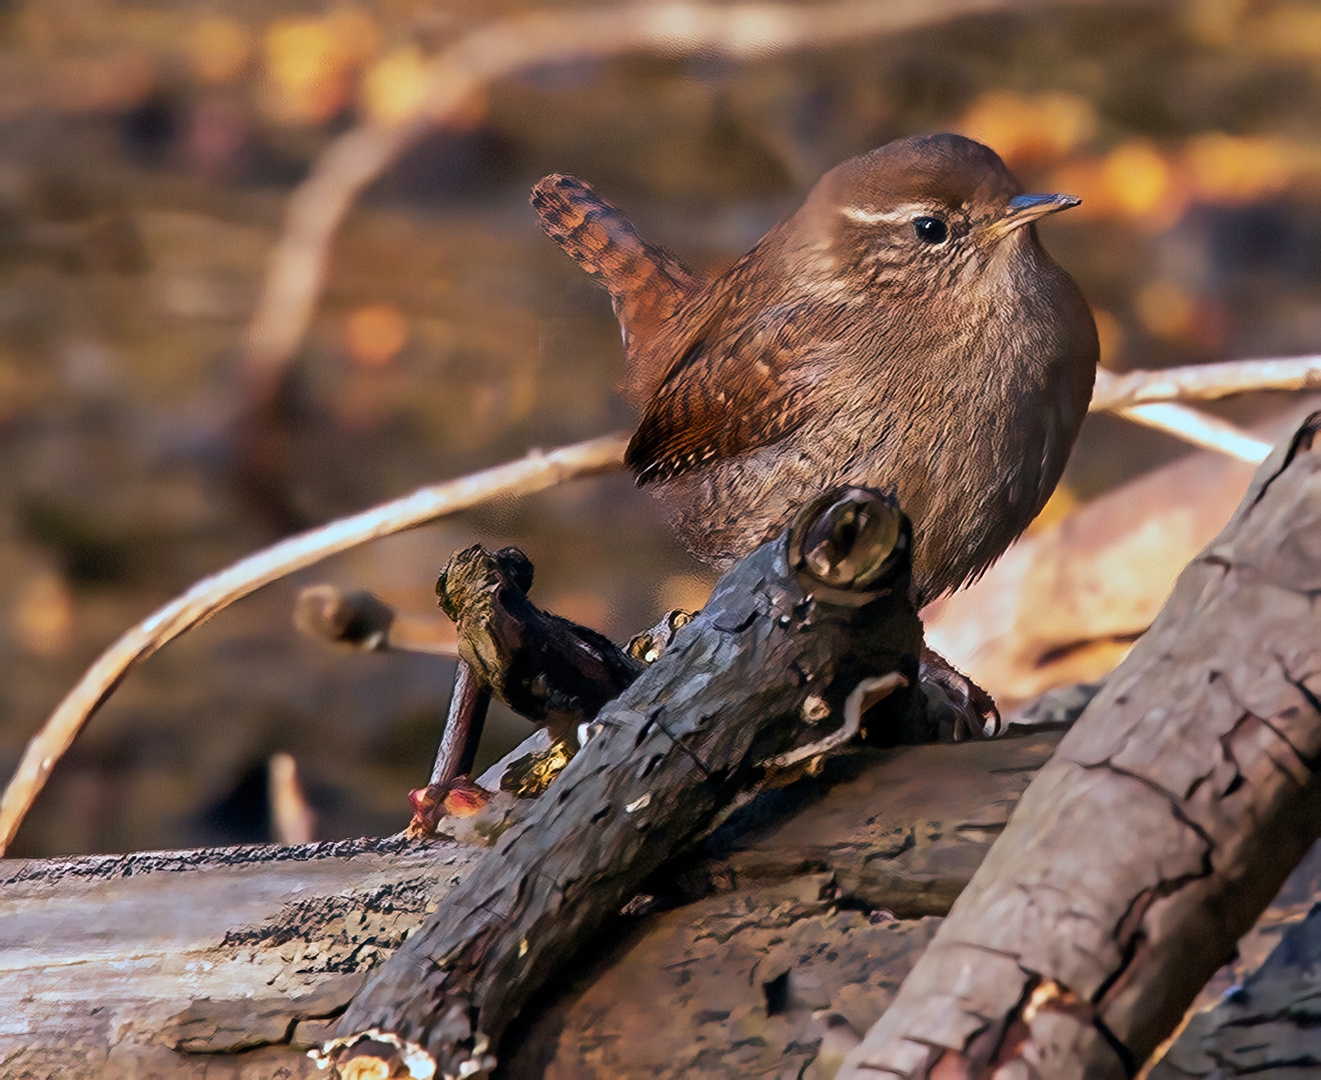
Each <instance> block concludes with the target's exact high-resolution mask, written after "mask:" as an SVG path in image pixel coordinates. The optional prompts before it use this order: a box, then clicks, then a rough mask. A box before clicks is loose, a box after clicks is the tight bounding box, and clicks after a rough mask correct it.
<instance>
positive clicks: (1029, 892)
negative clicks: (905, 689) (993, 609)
mask: <svg viewBox="0 0 1321 1080" xmlns="http://www.w3.org/2000/svg"><path fill="white" fill-rule="evenodd" d="M1319 543H1321V413H1314V414H1313V415H1312V416H1311V417H1309V419H1308V420H1307V422H1306V423H1305V424H1304V425H1303V427H1302V428H1301V429H1300V430H1299V431H1298V432H1297V433H1296V434H1295V435H1294V436H1293V438H1292V439H1291V440H1287V441H1286V442H1285V443H1283V444H1282V445H1281V446H1280V447H1278V448H1276V449H1275V450H1274V451H1273V452H1272V454H1271V456H1270V458H1268V460H1267V461H1266V463H1265V464H1264V465H1263V466H1262V467H1261V468H1260V469H1259V470H1258V472H1257V475H1256V477H1255V479H1254V481H1253V484H1252V487H1251V488H1250V489H1249V491H1248V493H1247V496H1246V497H1245V499H1244V501H1243V503H1242V504H1241V506H1240V507H1239V509H1238V511H1237V513H1236V514H1235V515H1234V517H1233V519H1231V521H1230V523H1229V524H1228V525H1227V526H1226V528H1225V529H1224V531H1223V532H1222V533H1221V534H1220V536H1219V537H1218V538H1217V539H1216V540H1214V541H1213V542H1212V543H1211V545H1210V546H1209V547H1208V548H1207V549H1206V550H1205V551H1204V552H1203V553H1202V555H1201V556H1200V557H1199V558H1198V559H1197V560H1196V561H1195V562H1193V563H1192V565H1190V566H1189V567H1188V569H1186V570H1185V571H1184V573H1183V574H1182V575H1181V576H1180V578H1179V581H1178V584H1177V585H1176V586H1175V589H1174V592H1173V594H1172V595H1171V597H1170V600H1169V602H1168V604H1167V605H1166V607H1165V608H1164V610H1163V611H1162V612H1161V615H1160V616H1159V617H1158V618H1157V620H1156V621H1155V623H1153V625H1152V627H1151V629H1150V630H1149V631H1148V632H1147V634H1146V635H1145V636H1144V637H1143V638H1142V639H1141V640H1140V641H1139V642H1138V643H1137V644H1136V645H1135V646H1134V647H1133V650H1132V652H1131V653H1130V654H1129V656H1128V658H1127V659H1126V660H1125V661H1124V662H1123V664H1121V665H1120V666H1119V668H1117V669H1116V670H1115V672H1114V673H1113V674H1112V675H1111V676H1110V678H1109V679H1108V680H1107V681H1106V683H1105V685H1104V686H1103V687H1102V689H1101V692H1100V693H1099V694H1098V695H1097V697H1096V698H1095V699H1094V700H1093V702H1092V703H1091V705H1090V706H1089V707H1088V708H1087V710H1086V711H1085V712H1084V713H1083V715H1082V717H1081V718H1080V719H1079V720H1078V722H1077V723H1076V724H1075V725H1074V727H1073V728H1072V730H1071V731H1070V732H1069V734H1068V735H1066V736H1065V738H1064V740H1063V741H1062V742H1061V744H1060V746H1059V749H1058V750H1057V752H1056V754H1055V756H1054V757H1053V758H1052V759H1051V761H1050V762H1049V763H1048V764H1047V765H1046V767H1045V768H1043V769H1042V771H1041V772H1040V773H1039V774H1038V776H1037V778H1036V779H1035V780H1033V782H1032V784H1031V785H1030V787H1029V788H1028V791H1027V792H1026V794H1025V795H1024V797H1023V800H1022V802H1021V803H1020V804H1019V806H1018V809H1017V811H1016V812H1015V815H1014V817H1013V819H1012V820H1011V821H1010V823H1009V826H1008V828H1007V829H1006V830H1005V832H1004V834H1003V835H1002V836H1001V838H1000V839H999V840H998V841H997V842H996V844H995V846H994V847H993V848H992V850H991V853H990V854H989V855H988V856H987V859H986V861H985V862H984V863H983V864H982V866H981V868H980V869H979V870H978V872H977V874H976V875H975V876H974V877H973V880H972V881H971V882H970V883H969V885H968V888H967V889H966V890H965V891H964V893H963V895H962V896H961V897H960V898H959V900H958V902H957V903H956V904H955V906H954V908H953V910H952V911H951V912H950V915H949V918H948V919H947V920H946V921H945V923H944V924H943V925H942V927H941V928H940V930H939V932H938V933H937V935H936V937H935V939H934V940H933V942H932V944H931V947H930V948H929V949H928V951H927V953H926V954H925V955H924V956H923V958H922V960H921V961H919V963H918V965H917V966H916V967H915V968H914V969H913V971H912V973H911V974H910V975H909V977H908V979H907V980H906V981H905V982H904V985H903V986H902V987H901V989H900V991H899V994H898V996H897V997H896V999H895V1001H894V1003H893V1005H892V1006H891V1008H890V1009H889V1011H888V1012H887V1013H886V1014H885V1016H884V1017H883V1018H882V1019H881V1020H880V1021H879V1022H878V1023H877V1024H876V1025H874V1026H873V1027H872V1028H871V1030H870V1031H869V1032H868V1033H867V1035H866V1037H865V1038H864V1040H863V1042H862V1043H861V1045H860V1046H858V1047H857V1048H856V1049H855V1050H854V1051H853V1052H851V1053H850V1054H849V1056H848V1057H847V1058H846V1060H845V1064H844V1067H843V1068H842V1069H841V1071H840V1073H839V1076H840V1077H841V1078H852V1077H863V1076H866V1077H874V1076H876V1075H877V1074H878V1073H881V1072H884V1073H886V1074H887V1075H893V1076H896V1077H921V1078H926V1077H937V1076H960V1077H967V1078H980V1077H990V1076H991V1075H992V1074H995V1075H1016V1074H1017V1073H1019V1072H1022V1073H1023V1074H1025V1075H1026V1074H1029V1073H1032V1072H1034V1071H1037V1070H1042V1069H1044V1070H1046V1071H1049V1072H1050V1073H1051V1075H1059V1076H1082V1075H1086V1076H1090V1077H1096V1078H1101V1077H1115V1078H1121V1077H1128V1076H1132V1075H1133V1073H1134V1072H1135V1070H1136V1069H1137V1067H1138V1066H1139V1065H1140V1064H1141V1063H1142V1062H1143V1061H1144V1060H1146V1058H1147V1057H1148V1056H1149V1055H1150V1054H1151V1053H1152V1051H1153V1050H1155V1048H1156V1047H1157V1046H1158V1044H1159V1043H1160V1042H1161V1040H1162V1039H1163V1038H1165V1036H1167V1035H1168V1034H1169V1033H1170V1032H1171V1031H1172V1030H1173V1028H1174V1026H1175V1025H1176V1024H1177V1023H1178V1021H1179V1020H1180V1018H1181V1017H1182V1016H1183V1013H1184V1011H1185V1009H1186V1008H1187V1007H1188V1005H1189V1004H1190V1003H1191V1001H1192V1000H1193V998H1194V996H1195V995H1196V994H1197V992H1198V991H1199V990H1200V989H1201V987H1202V986H1203V985H1204V984H1205V983H1206V980H1207V979H1208V978H1209V977H1210V976H1211V974H1212V973H1213V972H1214V971H1215V969H1216V968H1217V967H1218V966H1219V965H1220V964H1222V963H1223V962H1224V961H1225V960H1226V959H1227V958H1228V957H1229V956H1230V955H1231V954H1232V952H1233V949H1234V944H1235V942H1236V941H1237V940H1238V938H1239V937H1240V936H1242V934H1243V933H1245V932H1246V931H1247V930H1248V928H1249V927H1250V926H1251V925H1252V923H1253V922H1254V921H1255V919H1256V918H1257V916H1258V914H1259V913H1260V912H1261V911H1262V910H1263V909H1264V908H1265V906H1266V905H1267V904H1268V903H1269V902H1270V900H1271V898H1272V897H1273V896H1274V895H1275V894H1276V892H1277V891H1278V889H1279V887H1280V884H1281V883H1282V882H1283V881H1284V879H1285V877H1286V876H1287V875H1288V873H1289V871H1290V869H1291V868H1292V867H1293V866H1294V865H1295V864H1296V863H1297V862H1298V860H1299V859H1300V858H1301V857H1302V855H1303V854H1304V853H1305V852H1306V851H1307V849H1308V848H1309V847H1310V846H1311V844H1312V843H1313V842H1314V841H1315V839H1316V838H1317V836H1318V835H1319V834H1321V777H1319V776H1318V771H1317V763H1318V761H1321V608H1318V606H1317V605H1316V603H1315V597H1316V595H1317V593H1318V591H1321V546H1319ZM1227 627H1229V628H1233V632H1232V633H1227V632H1226V628H1227ZM1047 1063H1048V1064H1047Z"/></svg>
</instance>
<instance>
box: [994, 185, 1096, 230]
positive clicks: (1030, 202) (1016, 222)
mask: <svg viewBox="0 0 1321 1080" xmlns="http://www.w3.org/2000/svg"><path fill="white" fill-rule="evenodd" d="M1080 202H1082V199H1080V198H1078V197H1077V196H1076V195H1015V196H1014V197H1013V198H1012V199H1010V200H1009V203H1008V205H1007V206H1006V207H1005V213H1004V217H1002V218H1000V219H999V220H998V221H993V222H991V224H990V225H989V226H988V229H989V231H990V233H991V235H992V236H993V237H994V238H995V239H996V240H1000V239H1002V238H1003V237H1006V236H1008V235H1009V234H1010V233H1011V232H1014V231H1015V230H1016V229H1021V228H1022V227H1023V226H1024V225H1027V224H1029V223H1031V222H1033V221H1036V220H1037V218H1040V217H1045V216H1046V215H1047V214H1055V213H1058V212H1059V211H1061V210H1068V209H1069V208H1070V207H1073V206H1077V205H1078V204H1079V203H1080Z"/></svg>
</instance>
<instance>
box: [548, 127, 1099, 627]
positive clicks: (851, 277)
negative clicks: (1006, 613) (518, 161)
mask: <svg viewBox="0 0 1321 1080" xmlns="http://www.w3.org/2000/svg"><path fill="white" fill-rule="evenodd" d="M532 202H533V205H534V206H535V207H536V210H537V212H538V214H539V215H540V218H541V222H542V227H543V228H544V229H545V231H546V232H547V234H548V235H550V237H551V238H552V239H553V240H555V241H556V242H557V243H558V244H559V245H560V246H561V247H562V248H563V249H564V250H565V251H566V252H567V253H568V254H569V255H570V256H571V257H572V258H573V259H574V260H575V261H577V262H578V263H579V264H580V265H581V266H582V267H583V268H584V269H585V270H587V271H588V273H590V274H592V275H593V276H595V277H596V278H597V279H598V280H599V281H601V282H602V283H603V284H604V285H605V287H606V288H607V289H608V290H609V292H610V295H611V298H612V300H613V303H614V309H615V313H616V315H617V316H618V318H619V321H620V324H621V326H622V329H623V333H624V343H625V351H626V354H627V365H626V374H625V378H624V381H623V385H622V388H621V389H622V392H623V394H624V396H625V398H626V400H628V401H629V403H630V404H632V405H633V406H634V407H635V408H637V409H638V410H639V411H640V412H641V415H642V419H641V422H640V424H639V426H638V429H637V432H636V433H635V434H634V436H633V438H632V441H631V442H630V444H629V447H628V452H627V455H626V462H627V464H628V466H629V467H630V468H631V469H632V470H633V471H634V473H635V474H636V476H637V481H638V483H639V484H646V485H650V486H652V487H653V488H654V489H655V490H656V491H657V493H658V494H659V495H660V496H661V497H662V499H663V500H664V502H665V503H666V505H667V507H668V509H669V512H670V516H671V519H672V521H673V523H674V526H675V529H676V531H677V533H678V535H679V538H680V539H681V540H682V541H683V542H684V543H685V544H686V545H687V547H688V548H689V549H690V550H691V551H692V552H693V554H694V555H696V556H697V557H698V558H700V559H702V560H703V561H705V562H708V563H711V564H712V565H714V566H717V567H722V568H723V567H725V566H727V565H728V564H729V563H730V562H732V561H733V560H734V559H736V558H739V557H740V556H742V555H745V554H746V553H748V552H749V551H751V550H752V549H753V548H754V547H756V546H757V545H758V544H760V543H761V542H763V541H764V540H766V539H767V538H768V537H770V536H772V535H774V534H776V533H778V532H780V531H781V530H782V529H783V528H784V526H785V525H786V524H787V523H788V521H789V519H790V518H791V517H792V515H793V512H794V510H795V509H796V508H797V507H799V506H800V505H802V504H804V503H806V502H808V501H810V500H811V499H813V498H815V497H816V496H817V495H819V494H820V493H821V492H822V491H824V490H826V489H827V488H831V487H834V486H836V485H840V484H858V485H862V486H866V487H871V488H876V489H879V490H882V491H887V492H891V493H893V494H894V495H896V496H897V497H898V499H899V503H900V505H901V506H902V507H903V508H904V511H905V512H906V513H907V514H908V515H909V517H910V518H911V519H912V521H913V524H914V531H915V534H916V537H917V543H916V545H915V549H914V560H913V586H914V593H915V596H916V597H917V599H918V600H920V601H921V602H923V603H925V602H928V601H930V600H933V599H935V598H937V597H938V596H940V595H942V594H944V593H947V592H949V591H951V590H954V589H957V588H959V587H960V586H962V585H964V584H966V583H967V582H969V581H970V580H972V579H974V578H976V577H977V576H978V575H980V574H981V573H982V572H983V571H984V570H985V569H986V568H987V566H989V565H990V564H991V563H992V562H993V561H994V560H995V559H996V558H998V557H999V556H1000V555H1001V554H1002V553H1003V552H1004V550H1005V549H1006V548H1007V547H1008V546H1009V545H1010V543H1012V542H1013V540H1014V539H1015V538H1016V537H1017V536H1018V535H1019V534H1020V533H1021V532H1022V531H1023V530H1024V529H1025V528H1026V527H1027V525H1028V523H1029V522H1030V521H1031V520H1032V519H1033V518H1034V517H1035V516H1036V515H1037V513H1038V512H1039V511H1040V510H1041V508H1042V506H1043V505H1044V504H1045V502H1046V499H1047V498H1048V497H1049V496H1050V493H1051V491H1052V490H1053V489H1054V487H1055V485H1056V483H1057V482H1058V481H1059V478H1060V474H1061V473H1062V472H1063V469H1064V464H1065V461H1066V460H1067V459H1068V456H1069V451H1070V449H1071V448H1072V446H1073V442H1074V439H1075V438H1076V436H1077V434H1078V428H1079V426H1080V425H1081V424H1082V420H1083V417H1084V416H1085V415H1086V412H1087V403H1088V401H1089V399H1090V397H1091V391H1092V383H1093V380H1094V378H1095V374H1096V364H1097V356H1098V344H1097V336H1096V326H1095V323H1094V322H1093V320H1092V315H1091V312H1090V310H1089V309H1088V306H1087V303H1086V302H1085V301H1084V300H1083V297H1082V294H1081V293H1080V292H1079V290H1078V287H1077V286H1076V285H1075V284H1074V282H1073V280H1072V279H1071V278H1070V277H1069V276H1068V274H1066V273H1065V272H1064V271H1063V270H1062V269H1060V267H1059V266H1057V265H1056V264H1055V262H1053V261H1052V260H1051V258H1050V256H1049V255H1047V254H1046V252H1045V251H1044V250H1043V248H1042V247H1041V244H1040V242H1039V241H1038V239H1037V234H1036V227H1035V225H1034V224H1033V223H1034V222H1035V221H1036V220H1037V219H1038V218H1041V217H1043V216H1045V215H1046V214H1051V213H1055V212H1056V211H1059V210H1065V209H1068V208H1069V207H1072V206H1076V205H1077V204H1078V202H1079V200H1078V199H1076V198H1074V197H1072V196H1070V195H1029V194H1023V193H1022V188H1021V187H1020V185H1019V184H1018V182H1017V181H1016V180H1015V179H1014V177H1013V176H1012V175H1011V174H1010V172H1009V170H1008V169H1007V168H1006V167H1005V165H1004V162H1002V161H1001V160H1000V158H999V156H998V155H996V154H995V152H994V151H992V150H990V149H989V148H987V147H985V146H983V145H981V144H980V143H977V142H974V141H972V140H971V139H966V138H963V137H961V136H958V135H929V136H917V137H913V138H907V139H900V140H898V141H896V142H892V143H889V144H887V145H886V146H883V147H881V148H880V149H878V150H873V151H872V152H871V153H868V154H863V155H862V156H860V157H856V158H852V159H851V160H849V161H846V162H844V163H843V164H842V165H839V166H837V167H836V168H834V169H832V170H831V171H830V172H828V173H827V174H826V175H825V176H824V177H822V179H821V180H820V181H819V182H818V183H817V185H816V187H814V188H813V189H812V191H811V192H810V193H809V195H808V196H807V200H806V202H804V204H803V206H802V207H801V208H800V209H799V210H798V212H797V213H796V214H794V215H793V216H792V217H790V218H789V219H788V220H787V221H784V222H782V223H781V224H780V225H777V226H776V227H775V228H774V229H772V230H771V231H770V232H769V233H767V234H766V236H765V237H763V238H762V240H761V241H760V242H759V243H758V244H757V245H756V246H755V247H754V248H753V249H752V250H751V251H750V252H748V253H747V254H746V255H744V256H743V258H741V259H739V260H738V262H736V263H735V264H734V265H733V266H731V267H730V268H729V269H728V270H726V271H725V272H724V273H721V274H719V275H718V276H714V277H704V276H702V275H700V274H698V273H695V272H694V271H692V270H690V269H689V268H688V267H686V266H684V265H683V263H681V262H680V261H679V260H678V259H677V258H675V257H674V256H673V255H672V254H670V253H669V252H668V251H666V250H664V249H663V248H660V247H657V246H655V245H653V244H649V243H647V242H646V241H644V240H643V239H642V238H641V237H640V236H639V235H638V232H637V230H636V229H635V228H634V226H633V224H632V223H631V222H630V221H629V219H628V218H627V217H626V216H625V215H624V214H623V213H622V212H621V211H620V210H618V209H617V208H616V207H614V206H612V205H611V204H610V203H608V202H606V201H605V200H604V199H602V198H601V197H600V196H598V195H597V194H596V193H595V192H594V191H593V190H592V189H591V188H590V187H589V186H588V185H587V184H585V183H583V182H582V181H581V180H578V179H576V178H574V177H571V176H560V175H555V176H548V177H546V178H544V179H543V180H541V181H540V182H539V183H538V184H537V185H536V187H535V189H534V191H533V196H532Z"/></svg>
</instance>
